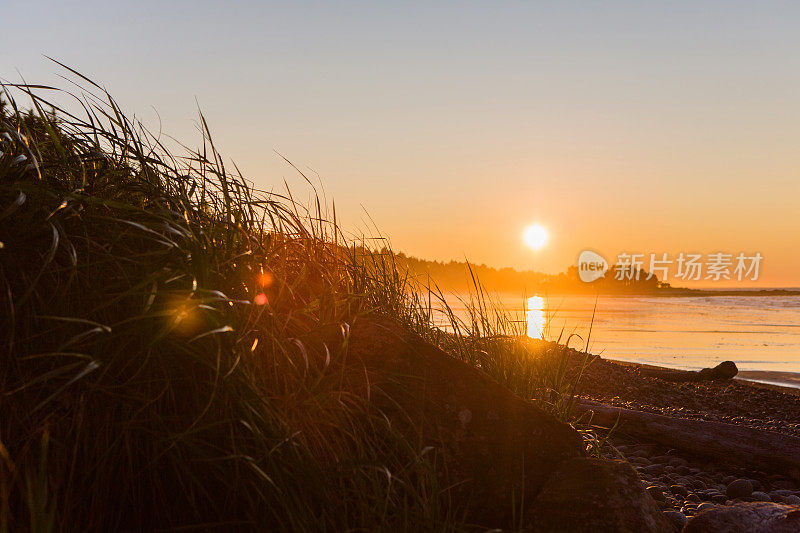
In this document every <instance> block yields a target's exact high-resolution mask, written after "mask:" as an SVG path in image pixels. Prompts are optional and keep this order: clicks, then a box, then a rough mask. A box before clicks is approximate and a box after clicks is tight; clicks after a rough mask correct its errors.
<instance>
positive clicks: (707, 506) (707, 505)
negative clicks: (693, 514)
mask: <svg viewBox="0 0 800 533" xmlns="http://www.w3.org/2000/svg"><path fill="white" fill-rule="evenodd" d="M716 508H717V506H716V505H714V504H713V503H708V502H706V503H701V504H700V505H698V506H697V512H698V513H702V512H703V511H707V510H709V509H716Z"/></svg>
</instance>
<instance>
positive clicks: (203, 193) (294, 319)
mask: <svg viewBox="0 0 800 533" xmlns="http://www.w3.org/2000/svg"><path fill="white" fill-rule="evenodd" d="M64 68H66V67H64ZM67 70H68V71H69V74H70V76H71V77H72V79H74V80H76V81H77V82H78V84H79V86H80V87H81V89H80V90H79V92H77V93H76V94H74V95H71V94H70V93H66V92H64V91H58V90H56V89H54V88H50V87H43V86H34V85H15V86H12V85H6V86H4V87H3V90H4V95H5V96H4V102H3V103H2V107H0V152H2V154H0V294H2V296H0V335H2V336H3V338H2V341H1V342H0V348H2V351H3V353H2V356H0V390H2V396H1V397H0V531H16V530H26V529H27V530H31V531H53V530H65V529H66V530H79V529H80V530H92V529H95V530H115V529H122V528H127V529H156V528H203V529H215V528H219V529H230V528H236V527H241V528H245V529H246V528H251V527H254V526H260V527H273V528H280V529H292V530H336V531H339V530H345V529H349V530H375V529H385V530H403V529H415V530H437V531H446V530H465V529H470V528H471V526H470V524H469V523H468V522H467V521H466V519H465V518H464V517H465V511H466V510H465V509H463V508H459V506H458V504H457V502H454V501H452V500H451V498H450V487H449V485H448V481H447V479H446V476H445V477H442V476H441V475H437V468H436V463H437V457H436V454H435V453H432V452H431V451H430V450H428V449H426V448H424V447H423V446H422V444H421V443H418V442H409V441H408V440H407V439H406V438H405V437H404V436H403V435H401V434H399V433H398V432H397V430H396V429H395V428H393V427H392V425H391V424H390V423H389V422H388V421H387V419H386V417H384V416H382V414H381V413H380V412H377V411H376V410H375V409H373V408H371V406H370V405H369V402H368V400H366V399H365V398H363V397H359V396H357V395H355V394H353V393H352V392H351V391H349V390H348V388H347V386H346V380H345V379H344V378H343V376H342V373H341V372H340V371H339V370H340V369H341V365H340V364H339V363H340V362H339V361H338V360H337V358H338V357H340V356H339V355H337V354H340V353H343V351H342V350H332V349H330V346H328V345H327V344H326V343H325V342H322V340H321V339H327V341H326V342H328V343H329V342H330V339H331V338H334V339H336V341H335V342H337V343H341V344H346V342H347V336H348V325H350V324H352V323H354V322H355V321H357V320H359V319H360V318H361V317H364V316H370V315H382V316H387V317H391V318H392V319H394V320H397V321H398V322H400V323H402V324H403V325H404V326H405V327H407V328H408V329H410V330H413V331H415V332H416V333H418V334H419V335H421V336H423V337H424V338H426V339H427V340H429V341H431V342H433V343H435V344H437V345H439V346H441V347H442V348H443V349H445V350H446V351H448V352H449V353H451V354H452V355H453V356H454V357H458V358H460V359H462V360H464V361H466V362H468V363H470V364H473V365H475V366H478V367H481V368H482V369H484V370H485V371H486V372H488V373H489V374H491V375H492V376H494V377H495V378H496V379H498V380H499V381H500V382H502V383H504V384H506V385H507V386H509V387H510V388H511V389H512V390H514V391H515V392H517V393H518V394H520V395H522V396H523V397H526V398H531V399H534V400H535V401H536V402H537V403H538V404H539V405H541V406H542V407H544V408H545V409H548V410H550V411H551V412H553V413H554V414H556V415H557V416H559V417H561V418H562V419H564V420H569V419H570V415H571V413H570V406H569V401H570V400H569V398H570V393H571V392H573V393H574V390H570V387H571V386H572V384H573V383H574V381H573V382H572V383H571V382H569V380H566V379H565V376H566V374H565V372H564V371H563V369H560V367H559V366H558V365H556V364H553V363H552V362H551V361H553V360H556V359H558V356H553V355H551V356H548V357H545V353H544V352H545V351H547V350H555V352H558V349H557V348H546V347H544V345H542V344H536V345H535V346H534V345H533V344H531V343H528V342H524V341H520V339H519V337H520V332H519V331H516V330H515V329H514V328H515V326H514V325H513V323H512V322H511V321H510V320H508V318H507V317H506V316H505V315H503V314H502V313H499V314H494V313H495V311H494V310H493V308H492V307H490V305H489V304H487V299H486V297H485V295H483V294H481V291H480V284H479V283H478V282H477V280H476V288H478V289H479V290H478V294H477V295H476V299H475V302H476V303H475V305H474V306H472V307H471V310H470V314H469V319H468V320H464V319H463V318H459V317H458V316H456V314H455V313H454V312H453V311H452V310H451V309H449V308H448V307H447V305H446V301H445V298H444V296H443V295H442V294H441V292H440V291H437V290H436V288H435V286H433V287H429V286H427V285H426V284H423V283H420V282H418V281H417V280H414V279H410V278H409V277H408V274H407V273H404V272H403V271H401V269H399V268H398V267H397V264H396V263H395V261H394V255H393V253H392V252H391V250H387V249H386V248H385V243H381V246H376V247H374V249H373V247H371V246H369V245H368V243H369V242H371V241H366V240H362V241H360V242H353V241H352V240H348V239H346V238H345V236H344V233H343V232H342V230H341V229H340V227H339V226H338V225H337V222H336V217H335V211H334V210H333V209H328V207H327V206H326V205H325V204H324V202H322V201H320V200H319V199H317V200H316V201H315V202H312V204H311V205H310V206H304V205H302V204H301V203H299V202H297V201H295V200H294V199H293V198H292V195H291V194H290V193H289V192H288V191H287V192H286V193H284V194H277V193H267V192H264V191H259V190H257V189H256V188H255V187H254V186H253V185H252V184H251V183H249V182H248V181H246V180H245V179H244V177H243V176H241V174H240V173H239V172H238V170H237V169H236V168H235V166H231V165H230V164H227V163H226V162H225V160H224V159H223V157H222V156H221V155H220V154H219V153H218V151H217V150H216V148H215V146H214V143H213V141H212V136H211V132H210V129H209V127H208V125H207V124H206V122H205V120H204V119H203V117H202V115H201V116H200V124H201V125H202V131H203V138H202V143H201V145H200V147H199V148H198V149H195V150H189V149H186V150H185V151H184V152H182V153H180V154H179V155H176V154H174V151H173V150H170V149H168V148H167V147H166V146H165V144H164V143H162V142H161V140H160V138H159V137H158V136H155V135H153V134H151V133H150V132H148V131H147V130H146V129H144V128H143V127H142V126H141V124H139V123H137V122H135V121H133V120H131V119H129V118H127V116H126V115H125V113H123V112H122V110H121V108H120V107H119V105H118V104H117V103H116V102H115V101H114V100H113V99H112V98H111V97H110V96H109V95H108V94H107V93H106V92H105V91H104V90H103V89H102V88H101V87H100V86H98V85H96V84H94V83H93V82H91V81H90V80H88V79H87V78H84V77H83V76H81V75H80V74H79V73H77V72H75V71H72V70H70V69H67ZM66 96H70V97H71V98H73V99H74V101H75V102H77V103H79V104H80V109H82V111H81V112H80V113H71V112H69V111H67V110H66V109H63V108H60V107H58V106H57V105H55V104H54V103H53V102H55V101H56V100H58V101H62V100H63V99H64V98H65V97H66ZM23 100H24V101H25V102H26V106H27V107H26V108H23V107H21V106H22V104H20V102H22V101H23ZM317 198H319V197H317ZM376 249H380V251H376ZM437 316H438V317H439V318H441V317H444V318H445V319H446V321H447V322H448V327H447V328H446V330H447V331H445V330H443V329H441V328H438V327H435V326H434V322H435V320H434V318H435V317H437ZM332 331H333V332H334V334H333V336H332V335H331V332H332ZM522 335H524V332H523V333H522ZM555 352H554V353H555ZM562 355H563V354H562ZM554 357H555V359H554ZM545 361H550V362H547V363H545Z"/></svg>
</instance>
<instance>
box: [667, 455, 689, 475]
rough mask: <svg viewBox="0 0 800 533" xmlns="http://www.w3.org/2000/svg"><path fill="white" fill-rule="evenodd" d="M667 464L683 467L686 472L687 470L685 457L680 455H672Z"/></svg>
mask: <svg viewBox="0 0 800 533" xmlns="http://www.w3.org/2000/svg"><path fill="white" fill-rule="evenodd" d="M669 466H675V467H685V468H686V472H688V471H689V462H688V461H687V460H686V459H682V458H680V457H673V458H672V459H670V460H669Z"/></svg>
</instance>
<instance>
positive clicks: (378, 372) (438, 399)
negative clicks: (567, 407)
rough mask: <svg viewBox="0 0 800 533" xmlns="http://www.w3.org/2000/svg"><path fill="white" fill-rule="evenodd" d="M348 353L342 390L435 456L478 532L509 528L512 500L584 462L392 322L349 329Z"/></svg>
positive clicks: (527, 409) (572, 447) (526, 413)
mask: <svg viewBox="0 0 800 533" xmlns="http://www.w3.org/2000/svg"><path fill="white" fill-rule="evenodd" d="M340 344H341V342H340ZM331 345H335V344H333V343H332V344H331ZM347 345H348V353H347V359H346V361H347V365H348V366H349V367H351V368H352V370H351V371H350V372H347V373H346V379H348V380H349V382H348V383H347V387H348V388H349V390H350V391H351V392H352V393H354V394H360V395H362V396H364V397H369V398H370V400H371V402H372V403H373V404H374V405H375V406H376V407H377V408H379V409H381V410H382V411H383V412H384V413H385V414H386V416H388V417H389V419H390V420H391V422H392V423H393V424H394V425H395V426H396V427H397V428H398V429H399V430H400V431H403V432H406V433H408V434H409V436H410V439H409V440H410V442H420V443H421V444H422V445H423V446H432V447H434V448H435V449H436V450H438V451H439V452H441V454H442V459H443V465H442V466H443V469H446V470H447V472H448V473H449V476H450V477H451V481H452V482H453V483H455V484H458V485H460V486H459V488H458V489H456V492H455V493H454V497H456V498H463V499H464V501H465V502H467V503H468V508H470V509H474V510H476V511H475V515H474V516H472V515H470V519H472V520H474V521H475V522H477V523H480V524H485V525H487V526H491V527H502V526H507V525H509V523H510V519H511V516H510V515H511V510H512V508H513V507H512V506H513V505H514V503H512V502H513V501H514V500H513V498H514V497H518V495H519V494H523V493H524V494H525V495H534V494H536V493H538V492H539V490H540V489H541V487H542V486H543V485H544V483H545V481H546V480H547V479H548V478H549V477H550V474H551V472H553V470H554V468H555V467H556V465H557V464H558V463H560V462H561V461H563V460H564V459H569V458H573V457H579V456H582V455H583V454H584V446H583V439H582V438H581V436H580V434H579V433H578V432H577V431H575V430H574V429H573V428H572V427H571V426H569V425H568V424H564V423H562V422H559V421H558V420H556V419H555V418H554V417H553V416H551V415H549V414H547V413H545V412H544V411H542V410H540V409H538V408H537V407H535V406H534V405H533V404H531V403H530V402H528V401H525V400H523V399H521V398H519V397H518V396H516V395H515V394H513V393H512V392H510V391H509V390H508V389H507V388H505V387H503V386H501V385H500V384H499V383H497V382H496V381H494V380H493V379H492V378H490V377H489V376H488V375H487V374H485V373H484V372H482V371H480V370H478V369H477V368H475V367H472V366H470V365H468V364H466V363H464V362H462V361H459V360H457V359H456V358H454V357H451V356H449V355H448V354H446V353H445V352H443V351H442V350H440V349H438V348H437V347H435V346H433V345H431V344H429V343H427V342H425V341H424V340H423V339H422V338H420V337H418V336H416V335H414V334H412V333H409V332H408V331H406V330H405V329H403V328H402V327H401V326H399V325H398V324H396V323H395V322H392V321H389V320H378V319H361V320H357V321H356V322H355V323H354V324H353V325H352V326H351V328H350V336H349V339H348V344H347ZM518 504H519V502H518V501H516V505H518Z"/></svg>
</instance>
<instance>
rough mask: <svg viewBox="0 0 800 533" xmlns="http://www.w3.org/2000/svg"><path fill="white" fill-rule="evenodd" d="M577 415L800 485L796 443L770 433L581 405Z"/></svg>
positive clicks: (798, 444) (799, 456) (799, 440)
mask: <svg viewBox="0 0 800 533" xmlns="http://www.w3.org/2000/svg"><path fill="white" fill-rule="evenodd" d="M576 410H577V411H578V412H579V413H588V414H591V416H592V419H591V420H592V422H591V423H592V424H594V425H598V426H604V427H609V428H610V427H612V426H614V425H615V424H616V426H617V427H616V429H615V431H618V432H619V433H622V434H625V435H630V436H632V437H636V438H640V439H644V440H648V441H651V442H655V443H658V444H662V445H664V446H668V447H670V448H676V449H679V450H684V451H688V452H691V453H694V454H697V455H702V456H707V457H713V458H716V459H720V460H722V461H723V462H725V463H736V464H739V465H742V466H747V467H753V468H758V469H761V470H767V471H778V472H781V473H783V474H786V475H789V476H791V477H793V478H794V479H795V480H800V438H797V437H792V436H789V435H784V434H782V433H774V432H771V431H766V430H761V429H756V428H750V427H746V426H739V425H735V424H726V423H723V422H713V421H706V420H688V419H685V418H674V417H670V416H664V415H658V414H654V413H646V412H642V411H632V410H629V409H620V408H617V407H612V406H610V405H606V404H601V403H596V402H590V401H586V400H581V401H580V402H579V403H578V404H577V405H576Z"/></svg>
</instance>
